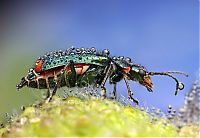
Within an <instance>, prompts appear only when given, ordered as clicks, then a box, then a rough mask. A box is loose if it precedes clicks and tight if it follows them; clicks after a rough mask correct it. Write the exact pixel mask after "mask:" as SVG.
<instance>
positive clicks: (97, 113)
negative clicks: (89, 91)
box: [0, 97, 178, 137]
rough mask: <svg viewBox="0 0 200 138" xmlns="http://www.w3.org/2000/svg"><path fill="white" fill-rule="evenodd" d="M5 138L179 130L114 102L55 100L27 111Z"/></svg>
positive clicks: (149, 133)
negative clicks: (7, 137) (153, 120)
mask: <svg viewBox="0 0 200 138" xmlns="http://www.w3.org/2000/svg"><path fill="white" fill-rule="evenodd" d="M0 133H1V135H2V136H9V137H10V136H11V137H17V136H34V137H40V136H49V137H57V136H78V137H82V136H122V137H133V136H135V137H143V136H152V137H153V136H160V137H164V136H177V135H178V134H177V131H176V128H175V126H173V125H172V124H170V123H169V122H168V121H167V120H165V119H158V121H155V122H154V123H152V120H151V119H150V117H149V115H148V114H147V113H146V112H144V111H141V110H139V109H137V108H134V107H130V106H122V105H120V104H119V103H117V102H114V101H110V100H100V99H90V100H81V99H79V98H75V97H69V98H67V99H65V100H61V98H57V97H54V99H53V101H52V102H50V103H43V104H40V105H37V106H35V107H27V108H26V109H25V111H24V112H23V113H22V114H21V115H20V116H19V117H18V118H16V120H15V121H13V122H12V123H11V124H10V125H9V126H7V127H5V128H3V129H1V130H0Z"/></svg>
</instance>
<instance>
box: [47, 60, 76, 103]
mask: <svg viewBox="0 0 200 138" xmlns="http://www.w3.org/2000/svg"><path fill="white" fill-rule="evenodd" d="M68 66H69V67H70V70H71V72H72V78H71V80H72V82H73V84H72V85H75V83H76V70H75V68H74V62H73V61H70V63H69V64H67V65H66V66H65V67H64V68H63V69H62V70H61V71H60V77H57V76H56V74H54V81H55V86H54V88H53V89H52V88H49V89H48V95H47V102H50V101H51V100H52V97H53V96H54V95H55V94H56V91H57V89H58V88H59V87H60V83H61V76H62V75H64V73H65V71H66V69H67V67H68Z"/></svg>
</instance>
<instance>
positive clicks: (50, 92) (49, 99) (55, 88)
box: [47, 83, 58, 103]
mask: <svg viewBox="0 0 200 138" xmlns="http://www.w3.org/2000/svg"><path fill="white" fill-rule="evenodd" d="M57 88H58V85H57V83H56V85H55V87H54V88H53V89H48V98H47V103H48V102H50V101H51V100H52V97H53V96H54V95H55V94H56V91H57Z"/></svg>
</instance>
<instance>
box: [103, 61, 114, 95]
mask: <svg viewBox="0 0 200 138" xmlns="http://www.w3.org/2000/svg"><path fill="white" fill-rule="evenodd" d="M112 66H113V65H112V63H111V64H110V65H109V68H108V69H107V71H106V75H105V77H104V78H103V81H102V83H101V92H102V98H103V99H105V98H106V88H105V83H106V81H107V79H108V77H109V75H110V73H111V70H112Z"/></svg>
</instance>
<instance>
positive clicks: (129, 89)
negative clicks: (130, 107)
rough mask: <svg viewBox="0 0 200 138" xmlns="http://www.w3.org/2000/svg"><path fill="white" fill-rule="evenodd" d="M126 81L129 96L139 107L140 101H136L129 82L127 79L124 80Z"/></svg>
mask: <svg viewBox="0 0 200 138" xmlns="http://www.w3.org/2000/svg"><path fill="white" fill-rule="evenodd" d="M124 81H125V83H126V87H127V90H128V96H129V99H130V100H132V101H133V102H135V103H136V104H137V105H138V104H139V102H138V100H136V99H135V98H134V97H133V92H132V91H131V88H130V86H129V84H128V80H127V78H124Z"/></svg>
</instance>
